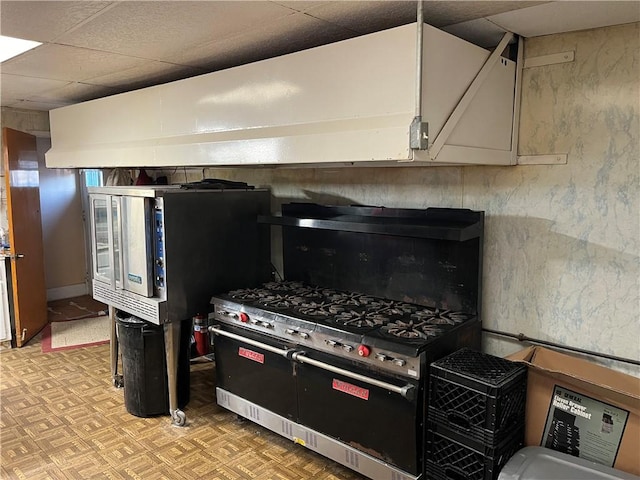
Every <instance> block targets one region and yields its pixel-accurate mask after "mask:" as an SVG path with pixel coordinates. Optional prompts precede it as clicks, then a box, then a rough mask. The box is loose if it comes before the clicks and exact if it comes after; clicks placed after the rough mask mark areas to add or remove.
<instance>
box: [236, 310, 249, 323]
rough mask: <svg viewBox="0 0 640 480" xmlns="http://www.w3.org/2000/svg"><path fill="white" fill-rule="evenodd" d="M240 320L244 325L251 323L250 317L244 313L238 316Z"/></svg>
mask: <svg viewBox="0 0 640 480" xmlns="http://www.w3.org/2000/svg"><path fill="white" fill-rule="evenodd" d="M238 320H240V321H241V322H242V323H247V322H248V321H249V315H247V314H246V313H244V312H240V313H239V314H238Z"/></svg>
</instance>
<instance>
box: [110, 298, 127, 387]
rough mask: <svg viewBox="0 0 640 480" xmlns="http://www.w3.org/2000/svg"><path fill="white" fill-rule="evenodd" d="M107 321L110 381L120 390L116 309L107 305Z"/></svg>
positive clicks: (121, 385) (121, 381)
mask: <svg viewBox="0 0 640 480" xmlns="http://www.w3.org/2000/svg"><path fill="white" fill-rule="evenodd" d="M109 320H110V321H111V332H110V334H109V345H110V349H111V380H112V381H113V386H114V387H116V388H122V387H123V386H124V380H123V378H122V375H120V374H118V353H119V352H118V326H117V325H116V309H115V307H113V306H111V305H109Z"/></svg>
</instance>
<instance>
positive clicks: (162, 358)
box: [116, 312, 191, 417]
mask: <svg viewBox="0 0 640 480" xmlns="http://www.w3.org/2000/svg"><path fill="white" fill-rule="evenodd" d="M116 322H117V325H118V343H119V346H120V351H121V353H122V376H123V381H124V405H125V408H126V409H127V412H129V413H130V414H132V415H135V416H137V417H152V416H155V415H168V414H169V388H168V382H167V361H166V354H165V346H164V328H163V326H162V325H154V324H152V323H149V322H146V321H144V320H142V319H140V318H137V317H135V316H132V315H129V314H127V313H125V312H118V313H117V314H116ZM180 327H181V328H180V353H179V355H178V372H177V394H178V406H179V408H184V407H185V406H186V405H187V403H189V393H190V392H189V390H190V378H189V375H190V363H189V357H190V341H191V319H189V320H184V321H183V322H182V324H181V326H180Z"/></svg>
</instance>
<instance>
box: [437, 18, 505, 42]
mask: <svg viewBox="0 0 640 480" xmlns="http://www.w3.org/2000/svg"><path fill="white" fill-rule="evenodd" d="M442 30H444V31H445V32H448V33H450V34H452V35H455V36H456V37H459V38H462V39H464V40H466V41H468V42H471V43H474V44H476V45H479V46H481V47H484V48H492V47H495V46H496V45H498V43H500V40H502V37H503V36H504V34H505V31H506V30H504V29H503V28H500V27H499V26H498V25H496V24H495V23H493V22H490V21H489V20H487V19H486V18H477V19H475V20H469V21H467V22H462V23H456V24H454V25H449V26H446V27H443V28H442Z"/></svg>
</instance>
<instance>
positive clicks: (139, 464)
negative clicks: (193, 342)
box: [0, 336, 364, 480]
mask: <svg viewBox="0 0 640 480" xmlns="http://www.w3.org/2000/svg"><path fill="white" fill-rule="evenodd" d="M214 376H215V368H214V364H213V363H212V362H199V363H193V364H192V365H191V377H190V380H191V390H190V401H189V404H188V405H187V406H186V407H185V408H184V412H185V414H186V415H187V425H186V426H184V427H177V426H173V425H172V424H171V420H170V417H169V416H160V417H153V418H139V417H135V416H133V415H130V414H129V413H127V411H126V409H125V406H124V392H123V390H122V389H117V388H115V387H114V386H113V385H112V382H111V373H110V362H109V345H99V346H93V347H86V348H78V349H75V350H68V351H60V352H51V353H42V351H41V346H40V341H39V336H37V337H36V338H35V339H33V340H31V341H30V342H29V343H28V344H27V345H26V346H24V347H23V348H20V349H7V350H2V351H0V460H1V461H0V477H1V478H2V479H27V480H39V479H56V480H57V479H77V480H86V479H144V480H147V479H150V480H155V479H185V480H187V479H189V480H192V479H211V480H234V479H256V480H303V479H312V480H364V477H362V476H360V475H358V474H356V473H354V472H353V471H351V470H349V469H347V468H345V467H342V466H340V465H338V464H337V463H335V462H333V461H330V460H328V459H326V458H324V457H322V456H320V455H318V454H316V453H314V452H311V451H309V450H307V449H305V448H304V447H302V446H299V445H296V444H294V443H293V442H291V441H290V440H287V439H285V438H283V437H280V436H279V435H276V434H274V433H272V432H270V431H268V430H266V429H264V428H262V427H260V426H258V425H256V424H253V423H251V422H249V421H246V420H240V419H239V418H238V417H237V416H236V415H235V414H233V413H230V412H228V411H226V410H224V409H222V408H220V407H218V406H217V404H216V402H215V389H214V385H215V378H214Z"/></svg>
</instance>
